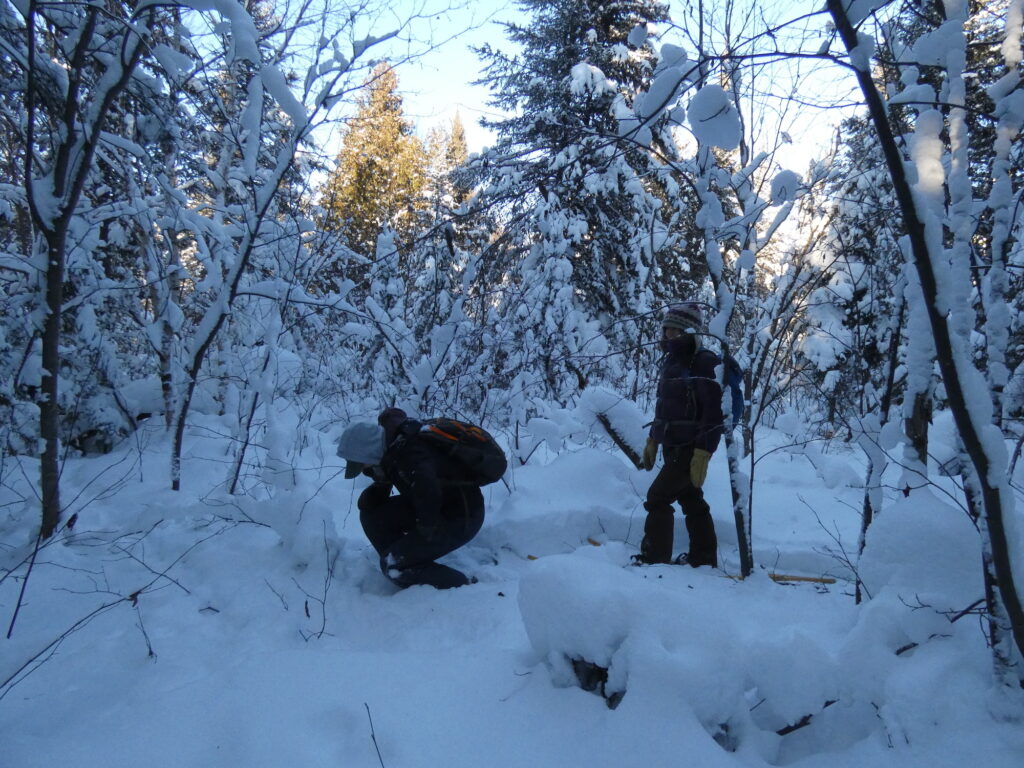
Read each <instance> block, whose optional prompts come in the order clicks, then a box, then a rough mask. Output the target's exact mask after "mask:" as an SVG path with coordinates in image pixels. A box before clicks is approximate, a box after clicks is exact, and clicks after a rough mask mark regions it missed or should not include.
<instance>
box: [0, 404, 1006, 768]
mask: <svg viewBox="0 0 1024 768" xmlns="http://www.w3.org/2000/svg"><path fill="white" fill-rule="evenodd" d="M207 426H208V428H207V429H195V430H194V431H193V433H192V436H191V438H190V442H189V443H188V448H189V451H188V452H189V457H188V458H187V461H186V464H185V472H184V486H185V488H184V490H183V492H180V493H174V492H171V491H170V490H167V485H168V483H167V475H168V472H167V455H168V441H167V438H166V437H165V436H164V435H163V433H162V432H160V431H159V430H158V429H157V427H156V426H153V427H147V428H146V430H145V431H144V432H142V433H140V435H139V436H138V439H135V440H132V441H129V443H127V444H125V445H122V446H121V447H120V448H119V449H118V450H117V451H115V452H114V453H113V454H111V455H109V456H105V457H101V458H91V459H72V460H69V461H68V463H67V465H66V468H65V475H64V478H65V489H64V493H65V500H66V502H73V504H74V505H75V507H74V508H75V509H78V511H79V516H78V519H77V522H76V525H75V526H74V528H73V530H71V531H68V530H66V529H65V530H64V531H62V533H61V536H60V538H59V540H57V541H54V542H53V543H49V544H48V545H47V546H45V547H44V548H43V549H42V550H41V551H40V553H39V556H38V559H37V561H36V563H35V565H34V568H33V571H32V575H31V578H30V580H29V582H28V584H27V589H26V590H25V594H24V596H23V597H22V599H21V609H20V612H19V614H18V616H17V621H16V622H15V623H14V627H13V633H12V635H11V637H10V639H6V640H2V641H0V642H2V646H0V647H2V649H3V650H2V653H0V681H2V680H8V678H11V676H12V675H13V678H12V679H10V680H8V683H7V684H5V685H4V686H3V687H2V688H0V695H2V698H0V743H2V748H0V766H3V768H29V767H30V766H46V767H47V768H49V767H50V766H55V765H66V766H75V767H76V768H92V767H93V766H97V767H99V766H102V767H103V768H112V767H114V766H154V767H163V766H167V767H171V766H231V767H232V768H235V767H241V766H245V767H246V768H255V767H257V766H260V767H262V766H267V767H271V766H304V767H305V766H309V767H312V766H331V767H332V768H338V767H339V766H341V767H344V768H350V767H351V768H356V767H362V766H366V767H367V768H373V766H381V765H383V766H386V768H415V767H420V766H422V767H424V768H435V767H437V766H446V767H450V768H458V767H459V766H480V765H487V766H494V767H495V768H502V767H504V766H531V767H532V768H537V767H539V766H577V765H578V766H615V767H616V768H629V767H631V766H675V765H687V766H697V767H699V768H713V767H714V766H737V765H739V766H763V765H779V764H782V765H802V766H826V765H828V766H857V767H858V768H861V767H863V766H899V767H902V766H928V768H937V767H941V766H950V768H953V767H954V766H955V767H956V768H963V766H964V765H969V764H977V765H984V766H986V768H1002V767H1004V766H1006V767H1009V766H1019V765H1021V764H1022V760H1024V725H1022V716H1024V710H1022V708H1021V701H1020V700H1019V699H1018V700H1013V699H1011V698H1010V697H1007V696H1005V695H998V694H996V693H995V692H994V690H993V684H992V676H991V661H990V658H991V657H990V654H989V651H988V649H987V648H986V643H985V635H984V632H983V626H982V624H981V622H980V619H979V617H978V616H976V615H973V614H968V615H965V616H963V617H962V618H957V616H958V614H959V612H961V611H963V610H964V609H966V608H967V607H968V606H970V605H972V604H973V603H975V601H977V600H979V599H980V598H981V597H982V596H983V590H982V583H981V579H980V571H981V568H980V551H979V545H978V535H977V533H976V531H975V530H974V528H973V526H972V524H971V523H970V521H969V520H968V519H967V517H966V515H965V514H964V513H963V512H962V511H961V510H959V509H956V508H955V507H953V506H951V504H950V503H949V500H948V499H945V498H944V497H942V493H941V491H939V490H935V491H932V490H928V489H925V490H922V491H915V492H914V494H913V495H912V496H911V497H910V498H909V499H906V500H903V499H902V498H901V497H900V498H892V499H890V501H889V505H888V506H887V508H886V509H885V511H884V513H883V514H882V515H881V517H880V518H879V519H878V520H877V522H876V524H875V526H874V527H873V529H872V531H871V534H870V536H869V543H868V548H867V551H866V553H865V557H864V559H863V560H862V561H861V563H860V572H861V576H862V578H863V580H864V583H865V588H866V590H867V592H868V593H869V594H870V598H871V599H870V600H867V601H866V602H865V603H864V604H862V605H860V606H858V605H856V604H855V603H854V600H853V597H852V593H853V589H852V585H851V583H850V581H849V579H850V577H851V571H850V570H849V567H848V565H847V564H846V563H845V562H844V558H845V557H846V556H848V557H849V558H852V559H855V553H856V543H857V535H858V530H859V509H860V504H861V493H862V492H861V490H860V489H859V488H856V487H851V486H849V485H845V484H844V483H846V482H849V481H850V480H851V479H854V478H856V477H858V476H860V475H861V474H862V470H861V467H860V463H859V462H860V459H859V456H858V454H856V453H855V452H852V450H851V449H847V448H845V447H843V446H842V445H833V446H830V447H829V448H828V450H827V451H825V452H824V453H821V452H818V453H815V454H814V456H813V457H814V465H817V467H818V471H816V470H815V468H814V465H812V463H811V462H810V461H809V460H808V458H807V457H806V456H805V455H801V454H800V453H799V452H796V453H794V452H793V451H790V450H785V449H782V450H777V451H775V452H773V453H770V454H769V455H767V456H766V457H765V458H764V459H762V460H761V461H760V462H759V463H758V465H757V468H756V473H755V509H754V529H753V538H754V544H755V557H756V559H757V563H758V566H759V567H758V570H757V573H756V574H755V575H754V576H753V577H751V578H749V579H747V580H745V581H739V580H737V579H735V578H734V577H735V575H736V573H737V571H738V557H737V552H736V546H735V542H736V536H735V530H734V528H733V523H732V519H731V518H732V512H731V508H730V501H729V486H728V478H727V474H726V467H725V457H724V452H723V451H719V452H718V453H717V454H716V455H715V457H714V458H713V460H712V463H711V468H710V471H709V475H708V481H707V492H708V497H709V500H710V502H711V504H712V507H713V514H714V515H715V519H716V526H717V529H718V535H719V542H720V561H721V563H722V565H723V569H722V570H717V571H716V570H712V569H709V568H702V569H699V570H693V569H690V568H687V567H679V566H655V567H644V568H634V567H629V566H628V565H627V563H628V561H629V556H630V555H631V554H632V553H634V552H636V550H637V545H638V543H639V540H640V536H641V533H642V528H643V517H644V512H643V507H642V502H643V497H644V494H645V491H646V488H647V485H648V484H649V482H650V480H651V478H652V477H653V475H651V474H648V473H645V472H642V471H638V470H635V469H633V467H632V466H631V465H630V464H629V463H628V462H627V461H626V460H625V459H624V458H623V457H622V456H621V455H619V454H618V452H617V451H616V450H615V449H614V448H613V447H612V446H611V444H610V443H609V444H608V447H607V449H602V448H600V447H593V446H591V447H582V446H578V447H576V448H575V449H571V450H566V451H564V452H561V453H559V454H557V455H555V456H551V457H550V458H549V459H548V460H543V457H541V456H540V454H539V453H538V454H537V455H535V456H534V457H533V459H531V461H530V463H528V464H527V465H526V466H524V467H517V468H514V469H513V470H512V471H511V472H510V475H509V477H508V487H507V488H506V487H505V486H504V485H502V484H497V485H492V486H489V487H488V488H486V489H485V494H486V498H487V501H488V514H487V521H486V523H485V526H484V529H483V530H482V531H481V533H480V535H479V536H478V537H477V538H476V539H475V540H474V541H473V542H472V543H471V544H470V545H469V546H467V547H465V548H464V549H463V550H460V551H459V552H457V553H455V554H454V555H452V556H451V558H450V561H451V563H452V564H453V565H455V566H456V567H459V568H462V569H464V570H466V571H467V572H469V573H471V574H472V575H474V576H476V577H477V578H478V579H479V582H478V583H476V584H474V585H471V586H468V587H465V588H462V589H458V590H451V591H447V592H438V591H435V590H433V589H431V588H428V587H415V588H411V589H408V590H405V591H402V592H398V591H396V589H395V588H394V587H393V586H392V585H391V584H390V583H389V582H388V581H386V580H385V579H384V577H383V576H382V575H381V574H380V573H379V571H378V570H377V564H376V556H375V554H374V553H373V552H372V550H371V549H370V547H369V545H368V543H367V542H366V540H365V538H364V537H363V535H362V532H361V529H360V527H359V522H358V513H357V512H356V511H355V499H356V497H357V495H358V492H359V490H360V488H361V487H362V485H363V484H364V483H365V482H366V480H365V479H364V478H358V479H356V480H355V481H346V480H343V479H342V477H341V474H340V469H341V462H340V460H338V459H335V458H333V445H332V440H333V439H334V438H336V437H337V433H338V432H339V431H340V426H339V427H338V429H335V430H333V431H331V432H329V433H325V434H323V435H322V440H321V442H320V443H319V444H313V445H310V446H308V447H307V448H306V449H305V450H304V452H303V453H302V455H301V463H299V465H298V466H297V467H296V469H295V470H294V471H292V470H289V469H287V468H283V467H281V466H276V470H277V471H276V474H271V473H269V472H268V473H266V474H265V475H264V477H263V478H262V479H263V480H264V481H266V482H268V483H269V484H271V485H272V486H273V488H274V491H273V493H272V494H269V493H268V494H264V497H263V498H261V499H258V498H251V497H242V496H239V497H229V496H226V495H225V494H223V493H222V492H220V491H216V492H215V491H211V490H210V489H211V488H214V487H215V486H216V485H217V484H218V483H222V482H223V479H224V477H225V476H226V475H227V473H228V471H229V468H230V459H229V452H228V451H227V445H226V443H225V441H224V440H222V439H218V438H216V437H214V435H215V434H216V429H215V425H213V424H211V425H207ZM784 440H785V438H784V436H783V435H782V434H781V433H771V434H768V435H763V436H761V437H760V439H759V453H760V452H763V451H764V450H766V449H768V448H773V447H777V446H780V445H782V443H783V442H784ZM845 451H850V452H845ZM823 468H824V469H823ZM35 472H36V467H35V465H33V464H31V463H26V464H24V465H23V466H21V467H18V466H16V465H15V464H14V463H13V462H11V461H10V460H8V462H7V464H6V465H5V466H4V477H3V478H2V490H0V494H2V497H0V502H2V503H3V506H2V507H0V543H2V546H3V550H2V551H0V558H2V560H0V564H2V565H3V568H4V570H3V571H0V577H2V576H3V575H4V574H5V573H7V575H6V577H4V580H3V582H2V584H0V613H2V616H3V619H4V626H3V629H4V630H5V632H6V629H7V626H8V625H9V623H10V620H11V618H12V614H13V612H14V609H15V606H16V604H17V602H18V599H19V593H20V590H21V588H22V585H23V577H24V574H25V568H24V567H20V568H17V569H15V570H14V571H13V572H11V573H8V569H11V568H13V567H14V566H15V564H16V563H18V562H20V561H21V560H22V559H23V558H24V557H25V556H26V554H27V553H28V552H30V551H31V544H32V542H31V541H30V538H31V535H32V534H33V533H34V530H35V528H34V526H35V525H36V524H35V521H34V520H33V519H32V517H31V516H32V515H34V514H36V513H35V511H34V509H33V505H32V504H28V503H25V501H24V500H25V499H27V498H29V497H30V495H31V491H30V490H29V488H30V485H29V481H30V480H31V479H34V478H35ZM830 486H831V487H830ZM685 546H686V534H685V528H684V526H683V525H682V520H681V517H677V525H676V551H677V552H678V551H683V550H685ZM843 550H845V553H846V555H845V556H844V554H843ZM769 572H775V573H786V574H791V575H803V576H814V577H822V576H825V577H831V578H833V579H835V580H836V581H835V582H834V583H829V584H821V583H815V582H793V583H776V582H775V581H773V580H772V579H771V578H769V575H768V574H769ZM105 606H106V607H105ZM953 619H955V620H953ZM572 660H577V662H578V663H577V665H576V666H577V668H579V669H581V670H589V672H590V674H591V677H592V683H594V684H593V685H591V686H590V687H596V688H597V689H598V690H596V691H586V690H583V688H582V687H581V686H580V684H579V678H578V677H577V675H576V674H575V672H574V667H573V663H572ZM579 662H586V663H585V664H583V663H579ZM23 665H25V666H23ZM595 665H596V666H595ZM598 668H600V670H607V673H606V675H607V679H606V680H604V681H603V682H600V681H599V678H601V677H603V673H602V672H601V671H600V670H599V669H598ZM19 669H20V670H21V671H20V672H19V671H18V670H19ZM595 674H597V676H598V677H597V678H595V677H594V675H595ZM602 689H603V692H604V694H605V697H607V698H608V699H610V700H611V701H612V702H617V706H616V707H615V708H611V707H610V706H609V703H608V701H607V700H606V698H603V697H602V696H601V695H600V693H601V690H602ZM797 726H802V727H797ZM779 731H783V732H786V733H785V735H780V734H779ZM787 731H788V732H787ZM378 750H379V752H378Z"/></svg>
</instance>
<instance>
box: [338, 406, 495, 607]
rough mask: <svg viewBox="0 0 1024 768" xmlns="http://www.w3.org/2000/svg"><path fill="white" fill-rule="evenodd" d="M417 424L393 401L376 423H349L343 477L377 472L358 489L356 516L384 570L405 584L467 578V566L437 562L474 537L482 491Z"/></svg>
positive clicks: (449, 583)
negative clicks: (464, 570) (394, 491)
mask: <svg viewBox="0 0 1024 768" xmlns="http://www.w3.org/2000/svg"><path fill="white" fill-rule="evenodd" d="M420 428H421V424H420V422H418V421H415V420H413V419H409V418H407V417H406V414H405V411H403V410H401V409H400V408H388V409H386V410H385V411H383V412H382V413H381V414H380V416H379V417H378V419H377V423H376V424H374V423H372V422H368V421H362V422H355V423H353V424H350V425H349V426H348V427H347V428H346V429H345V431H344V432H343V433H342V435H341V438H340V439H339V441H338V455H339V456H341V457H342V458H344V459H345V460H346V461H347V465H346V468H345V477H346V478H349V479H351V478H354V477H356V476H357V475H359V474H360V473H363V474H365V475H367V476H368V477H371V478H373V483H372V484H371V485H369V486H368V487H367V488H366V489H365V490H363V492H362V493H361V494H360V496H359V501H358V506H359V522H360V523H361V524H362V526H363V531H364V532H365V533H366V537H367V538H368V539H369V540H370V543H371V544H372V545H373V547H374V549H376V550H377V553H378V554H379V555H380V568H381V571H383V573H384V575H385V576H387V577H388V578H389V579H390V580H391V581H392V582H394V583H395V584H397V585H398V586H400V587H403V588H404V587H409V586H412V585H414V584H427V585H430V586H432V587H436V588H437V589H450V588H452V587H461V586H464V585H466V584H469V583H470V579H468V578H467V577H466V575H465V574H464V573H462V572H461V571H458V570H456V569H454V568H450V567H448V566H446V565H441V564H440V563H437V562H434V561H435V560H437V559H438V558H439V557H443V556H444V555H447V554H448V553H449V552H452V551H454V550H456V549H458V548H459V547H461V546H463V545H464V544H466V543H467V542H468V541H470V540H471V539H472V538H473V537H474V536H476V534H477V532H478V531H479V530H480V526H482V525H483V522H484V497H483V494H482V493H481V492H480V487H479V485H476V484H474V483H473V482H472V480H471V479H470V473H469V472H467V470H466V468H465V467H464V466H462V465H461V464H460V463H459V461H458V460H457V459H455V458H454V457H452V456H448V455H445V454H444V453H442V451H441V450H439V449H438V448H437V447H436V446H435V445H434V444H432V443H431V442H430V441H429V440H428V439H426V438H424V437H421V436H420ZM393 487H394V488H396V489H397V490H398V495H396V496H392V495H391V490H392V488H393Z"/></svg>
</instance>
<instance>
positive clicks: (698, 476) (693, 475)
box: [690, 448, 711, 488]
mask: <svg viewBox="0 0 1024 768" xmlns="http://www.w3.org/2000/svg"><path fill="white" fill-rule="evenodd" d="M709 461H711V454H710V453H708V452H707V451H705V450H703V449H702V448H694V449H693V458H692V459H690V482H691V483H693V487H694V488H700V487H701V486H702V485H704V478H706V477H707V476H708V462H709Z"/></svg>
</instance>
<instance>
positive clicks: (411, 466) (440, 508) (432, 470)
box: [364, 419, 467, 527]
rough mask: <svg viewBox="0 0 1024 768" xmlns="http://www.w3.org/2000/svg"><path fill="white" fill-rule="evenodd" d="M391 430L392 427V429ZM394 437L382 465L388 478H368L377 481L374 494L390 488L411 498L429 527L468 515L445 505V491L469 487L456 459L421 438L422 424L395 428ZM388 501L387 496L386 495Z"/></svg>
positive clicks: (407, 422)
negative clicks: (458, 487)
mask: <svg viewBox="0 0 1024 768" xmlns="http://www.w3.org/2000/svg"><path fill="white" fill-rule="evenodd" d="M389 426H390V425H389ZM393 428H394V433H393V434H394V437H393V438H392V437H391V436H390V435H388V438H389V440H388V443H387V447H386V448H385V450H384V457H383V458H382V459H381V462H380V469H381V470H382V471H383V474H384V477H383V478H381V477H380V476H379V475H374V474H373V472H372V470H367V471H366V472H365V473H364V474H368V475H369V476H370V477H373V478H374V480H375V485H376V486H378V487H376V488H374V490H373V493H374V494H377V495H380V494H381V493H382V488H387V489H388V491H390V487H391V486H394V488H395V489H396V490H397V491H398V493H399V494H401V495H402V496H404V497H405V498H407V499H408V500H409V501H410V502H411V503H412V505H413V507H414V509H415V512H416V519H417V520H418V521H421V522H422V523H424V524H426V525H427V526H428V527H431V526H436V525H439V524H441V523H442V521H443V520H445V519H452V518H454V517H456V516H459V515H462V514H464V513H465V510H464V509H462V508H452V507H451V506H450V505H447V506H446V505H445V504H444V503H442V502H443V499H444V495H445V494H444V489H445V487H448V486H465V485H467V470H466V469H465V467H464V466H463V465H462V464H461V463H459V462H458V461H457V460H456V459H454V458H451V457H449V456H445V455H444V454H443V453H442V452H441V451H440V450H438V448H437V447H436V446H435V445H433V444H432V443H431V442H429V441H428V440H426V439H425V438H422V437H420V436H419V431H420V423H419V422H418V421H415V420H413V419H407V420H405V421H403V422H402V423H400V424H398V425H394V427H393ZM383 495H384V497H385V498H386V495H387V494H383Z"/></svg>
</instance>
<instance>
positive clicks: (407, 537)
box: [359, 485, 484, 589]
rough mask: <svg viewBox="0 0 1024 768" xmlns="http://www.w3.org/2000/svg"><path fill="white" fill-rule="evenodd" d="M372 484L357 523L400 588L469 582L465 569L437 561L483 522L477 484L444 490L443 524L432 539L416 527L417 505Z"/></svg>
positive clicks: (363, 497)
mask: <svg viewBox="0 0 1024 768" xmlns="http://www.w3.org/2000/svg"><path fill="white" fill-rule="evenodd" d="M389 492H390V491H389V489H388V488H387V487H382V486H376V485H371V486H370V487H369V488H367V489H366V490H364V491H363V493H362V495H360V497H359V522H360V523H362V526H363V531H365V532H366V538H368V539H369V540H370V543H371V544H372V545H373V548H374V549H376V550H377V554H379V555H380V568H381V571H383V572H384V575H385V576H387V577H388V578H389V579H390V580H391V581H393V582H394V583H395V584H397V585H398V586H400V587H403V588H404V587H410V586H413V585H415V584H427V585H429V586H432V587H436V588H437V589H449V588H451V587H461V586H464V585H465V584H468V583H469V579H468V578H466V575H465V574H464V573H462V571H458V570H456V569H454V568H450V567H448V566H446V565H441V564H440V563H437V562H434V561H435V560H437V559H438V558H439V557H443V556H444V555H447V554H448V553H449V552H452V551H454V550H456V549H458V548H459V547H461V546H463V545H464V544H466V543H467V542H469V541H470V540H471V539H472V538H473V537H474V536H476V534H477V532H479V530H480V527H481V526H482V525H483V522H484V497H483V494H482V493H481V492H480V489H479V488H478V487H476V486H444V488H443V489H442V495H441V518H442V520H441V525H440V526H439V527H438V529H437V530H436V531H435V532H434V533H433V534H432V535H431V537H430V538H429V539H427V538H425V537H424V536H423V534H422V533H421V532H420V531H419V530H417V528H416V513H415V507H414V505H413V503H412V502H411V501H410V500H409V499H407V498H406V497H404V496H402V495H398V496H388V495H387V494H388V493H389Z"/></svg>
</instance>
